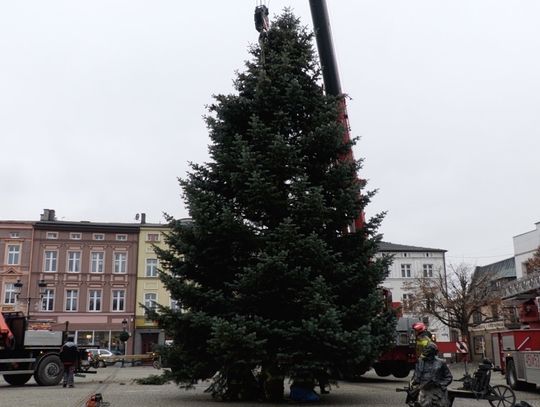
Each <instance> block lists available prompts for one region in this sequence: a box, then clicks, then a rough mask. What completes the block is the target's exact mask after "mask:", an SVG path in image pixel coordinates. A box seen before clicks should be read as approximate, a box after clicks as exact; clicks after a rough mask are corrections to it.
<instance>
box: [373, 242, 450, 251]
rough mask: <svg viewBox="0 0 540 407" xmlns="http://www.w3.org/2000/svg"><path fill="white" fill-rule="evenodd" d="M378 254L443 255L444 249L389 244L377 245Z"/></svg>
mask: <svg viewBox="0 0 540 407" xmlns="http://www.w3.org/2000/svg"><path fill="white" fill-rule="evenodd" d="M379 251H380V252H441V253H445V252H446V250H444V249H433V248H429V247H419V246H408V245H404V244H396V243H390V242H380V243H379Z"/></svg>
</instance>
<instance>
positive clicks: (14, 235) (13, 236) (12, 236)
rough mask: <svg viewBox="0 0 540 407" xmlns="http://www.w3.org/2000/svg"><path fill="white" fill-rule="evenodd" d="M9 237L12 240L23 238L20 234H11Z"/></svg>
mask: <svg viewBox="0 0 540 407" xmlns="http://www.w3.org/2000/svg"><path fill="white" fill-rule="evenodd" d="M9 237H10V238H12V239H18V238H19V237H21V234H20V233H19V232H11V233H10V234H9Z"/></svg>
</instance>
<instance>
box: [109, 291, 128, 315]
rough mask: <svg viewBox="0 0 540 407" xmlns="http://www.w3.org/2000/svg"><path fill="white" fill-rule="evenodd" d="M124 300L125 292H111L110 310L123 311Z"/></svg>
mask: <svg viewBox="0 0 540 407" xmlns="http://www.w3.org/2000/svg"><path fill="white" fill-rule="evenodd" d="M125 299H126V291H125V290H112V310H113V311H124V302H125Z"/></svg>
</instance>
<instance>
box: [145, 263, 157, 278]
mask: <svg viewBox="0 0 540 407" xmlns="http://www.w3.org/2000/svg"><path fill="white" fill-rule="evenodd" d="M157 264H158V261H157V259H146V277H157V275H158V272H157Z"/></svg>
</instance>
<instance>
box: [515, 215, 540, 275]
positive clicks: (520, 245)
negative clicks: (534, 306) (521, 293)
mask: <svg viewBox="0 0 540 407" xmlns="http://www.w3.org/2000/svg"><path fill="white" fill-rule="evenodd" d="M535 226H536V229H534V230H531V231H529V232H525V233H522V234H520V235H517V236H514V238H513V240H514V258H515V263H516V266H515V267H516V277H517V278H518V279H519V278H521V277H525V276H526V275H527V269H526V266H525V263H526V262H527V260H529V259H530V258H531V257H533V255H534V252H535V251H536V250H537V249H538V247H540V222H537V223H535Z"/></svg>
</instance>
